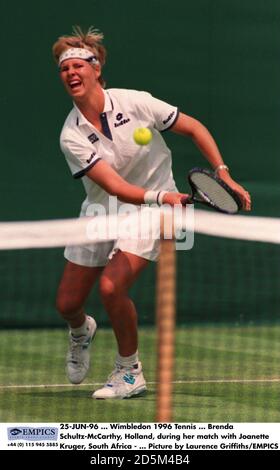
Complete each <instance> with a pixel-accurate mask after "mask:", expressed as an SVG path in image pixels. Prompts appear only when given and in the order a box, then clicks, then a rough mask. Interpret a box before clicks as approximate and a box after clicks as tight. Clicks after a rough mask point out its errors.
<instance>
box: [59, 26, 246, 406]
mask: <svg viewBox="0 0 280 470" xmlns="http://www.w3.org/2000/svg"><path fill="white" fill-rule="evenodd" d="M102 39H103V35H102V34H101V33H100V32H98V31H97V30H94V29H93V28H90V29H89V31H88V32H86V33H84V32H83V31H82V30H81V29H80V28H79V27H77V28H75V29H74V32H73V35H72V36H63V37H60V38H59V39H58V41H57V42H56V43H55V44H54V46H53V55H54V58H55V60H56V62H57V64H58V67H59V74H60V78H61V80H62V82H63V85H64V87H65V89H66V91H67V93H68V94H69V95H70V97H71V98H72V100H73V105H74V107H73V109H72V110H71V112H70V113H69V115H68V117H67V119H66V121H65V124H64V126H63V129H62V132H61V137H60V144H61V149H62V151H63V153H64V155H65V158H66V161H67V163H68V165H69V167H70V170H71V172H72V174H73V177H74V178H75V179H81V180H82V182H83V185H84V188H85V192H86V199H85V200H84V202H83V204H82V207H81V212H80V215H81V216H84V215H86V214H87V209H88V207H89V206H90V204H92V203H99V204H102V205H103V206H104V207H105V208H106V210H107V211H108V201H109V195H114V196H117V198H118V200H120V201H124V202H127V203H132V204H135V205H137V206H140V205H141V204H151V203H157V204H158V205H161V204H162V203H165V204H170V205H175V204H180V202H181V198H182V197H183V196H186V195H184V194H181V193H179V192H178V190H177V188H176V185H175V181H174V178H173V174H172V169H171V152H170V150H169V149H168V147H167V146H166V144H165V142H164V140H163V137H162V133H163V132H164V131H167V130H169V129H170V130H172V131H173V132H176V133H178V134H182V135H185V136H188V137H191V138H192V140H193V141H194V143H195V144H196V145H197V147H198V148H199V149H200V151H201V153H202V154H203V155H204V156H205V157H206V159H207V160H208V162H209V163H210V165H211V166H212V168H213V169H214V170H215V171H216V173H217V174H218V176H219V177H221V178H222V179H224V180H225V181H226V182H227V184H228V185H230V186H231V188H232V189H233V190H234V191H236V192H237V194H238V195H239V196H240V198H241V199H242V201H243V208H244V209H245V210H250V196H249V194H248V193H247V192H246V191H245V190H244V189H243V188H242V187H241V186H240V185H238V184H237V183H236V182H234V181H233V180H232V179H231V177H230V175H229V169H228V167H227V166H226V165H225V164H224V162H223V159H222V156H221V154H220V152H219V150H218V148H217V145H216V143H215V141H214V139H213V138H212V136H211V135H210V133H209V132H208V130H207V129H206V128H205V127H204V126H203V125H202V124H201V123H200V122H199V121H197V120H196V119H194V118H192V117H190V116H187V115H186V114H183V113H180V112H179V110H178V108H177V107H174V106H172V105H170V104H167V103H165V102H163V101H161V100H159V99H157V98H154V97H153V96H152V95H151V94H150V93H146V92H143V91H135V90H126V89H108V90H105V83H104V80H103V77H102V67H103V65H104V63H105V58H106V50H105V48H104V46H103V44H102ZM137 127H147V128H149V129H150V130H151V131H152V133H153V139H152V141H151V143H150V144H149V145H147V146H138V145H137V144H136V143H135V142H134V141H133V138H132V135H133V131H134V130H135V128H137ZM158 251H159V242H158V240H153V239H150V240H123V239H117V240H114V241H113V242H104V243H101V244H100V243H98V244H94V243H93V244H90V245H87V246H75V247H71V246H68V247H66V249H65V258H66V260H67V262H66V266H65V270H64V273H63V276H62V280H61V282H60V285H59V288H58V294H57V309H58V311H59V312H60V314H61V315H62V317H63V318H64V319H65V320H66V321H67V323H68V324H69V328H70V332H69V338H70V345H69V351H68V353H67V360H66V370H67V374H68V378H69V380H70V382H71V383H74V384H78V383H81V382H82V381H83V380H84V378H85V377H86V374H87V372H88V370H89V364H90V353H89V349H90V344H91V341H92V339H93V337H94V335H95V332H96V322H95V320H94V318H93V317H92V316H88V315H86V313H85V311H84V304H85V300H86V299H87V297H88V295H89V293H90V291H91V289H92V287H93V285H94V283H95V282H96V281H97V279H98V278H99V286H100V295H101V299H102V302H103V305H104V307H105V309H106V311H107V313H108V315H109V318H110V321H111V324H112V327H113V330H114V334H115V337H116V340H117V346H118V352H117V355H116V362H115V368H114V370H113V372H112V374H111V375H110V376H109V377H108V379H107V381H106V382H105V384H104V386H103V387H102V388H100V389H98V390H96V391H95V392H94V393H93V395H92V396H93V398H100V399H106V398H127V397H131V396H134V395H138V394H140V393H142V392H144V391H145V390H146V382H145V379H144V376H143V372H142V365H141V362H140V361H139V357H138V337H137V312H136V309H135V305H134V303H133V301H132V300H131V298H130V297H129V294H128V291H129V288H130V287H131V286H132V284H133V283H135V282H136V280H137V279H138V276H139V275H140V273H141V272H142V271H143V269H145V268H146V267H147V265H148V263H149V262H150V261H155V260H156V259H157V257H158Z"/></svg>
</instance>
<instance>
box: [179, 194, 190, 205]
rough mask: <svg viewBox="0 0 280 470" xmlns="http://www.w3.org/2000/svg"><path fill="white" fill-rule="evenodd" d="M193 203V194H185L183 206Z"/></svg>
mask: <svg viewBox="0 0 280 470" xmlns="http://www.w3.org/2000/svg"><path fill="white" fill-rule="evenodd" d="M192 203H193V199H192V197H191V196H183V197H182V198H181V204H182V206H186V205H187V204H192Z"/></svg>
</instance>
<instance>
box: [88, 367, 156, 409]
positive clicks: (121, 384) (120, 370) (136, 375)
mask: <svg viewBox="0 0 280 470" xmlns="http://www.w3.org/2000/svg"><path fill="white" fill-rule="evenodd" d="M146 390H147V386H146V381H145V379H144V376H143V372H142V365H141V362H138V367H137V368H135V367H129V368H125V367H120V366H116V368H115V369H114V370H113V372H112V373H111V374H110V375H109V377H108V380H107V382H106V384H105V385H104V386H103V387H102V388H100V389H99V390H96V391H95V392H94V393H93V395H92V398H96V399H103V400H104V399H107V398H119V399H122V398H130V397H132V396H135V395H139V394H140V393H143V392H145V391H146Z"/></svg>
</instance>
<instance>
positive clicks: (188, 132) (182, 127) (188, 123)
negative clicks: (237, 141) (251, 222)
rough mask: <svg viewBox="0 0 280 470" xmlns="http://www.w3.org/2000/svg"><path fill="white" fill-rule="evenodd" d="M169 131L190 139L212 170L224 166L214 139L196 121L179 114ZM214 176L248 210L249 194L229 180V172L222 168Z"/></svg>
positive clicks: (249, 205)
mask: <svg viewBox="0 0 280 470" xmlns="http://www.w3.org/2000/svg"><path fill="white" fill-rule="evenodd" d="M171 130H172V131H173V132H175V133H177V134H180V135H185V136H188V137H191V139H192V140H193V142H194V144H195V145H196V146H197V147H198V149H199V150H200V151H201V153H202V154H203V155H204V156H205V158H206V159H207V160H208V162H209V163H210V165H211V166H212V168H213V169H214V170H215V169H216V168H217V167H219V166H220V165H224V161H223V158H222V155H221V153H220V151H219V149H218V146H217V144H216V142H215V140H214V138H213V137H212V135H211V134H210V132H209V131H208V129H207V128H206V127H205V126H204V125H203V124H202V123H201V122H200V121H198V120H197V119H195V118H193V117H191V116H188V115H186V114H184V113H180V114H179V117H178V119H177V120H176V122H175V123H174V125H173V126H172V127H171ZM216 174H217V176H219V178H221V179H223V180H224V181H225V182H226V183H227V184H228V185H229V186H230V187H231V188H232V189H233V190H234V191H236V193H237V194H238V195H239V196H240V197H241V199H242V202H243V206H244V209H246V210H250V208H251V199H250V195H249V193H248V192H247V191H246V190H245V189H244V188H243V187H242V186H240V185H239V184H238V183H236V182H235V181H234V180H233V179H232V178H231V176H230V174H229V170H227V169H225V168H222V169H220V170H218V171H217V172H216Z"/></svg>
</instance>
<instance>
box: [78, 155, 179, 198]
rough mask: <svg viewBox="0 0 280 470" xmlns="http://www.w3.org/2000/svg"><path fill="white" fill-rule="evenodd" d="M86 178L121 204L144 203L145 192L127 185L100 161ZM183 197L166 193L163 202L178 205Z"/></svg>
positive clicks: (138, 187)
mask: <svg viewBox="0 0 280 470" xmlns="http://www.w3.org/2000/svg"><path fill="white" fill-rule="evenodd" d="M86 176H87V177H88V178H90V179H91V180H92V181H94V182H95V183H96V184H98V185H99V186H100V187H101V188H102V189H104V191H106V192H107V193H108V194H110V195H112V196H117V198H118V199H120V200H121V201H123V202H127V203H131V204H137V205H139V204H144V203H145V199H144V195H145V192H146V191H147V190H146V189H144V188H141V187H140V186H136V185H134V184H130V183H128V181H126V180H124V179H123V178H122V177H121V176H120V175H119V174H118V173H117V172H116V171H115V170H114V169H113V168H112V167H111V166H110V165H109V164H108V163H107V162H105V161H104V160H102V159H100V160H99V161H98V162H97V163H96V164H95V165H94V166H93V167H92V168H90V169H89V170H88V171H87V172H86ZM183 196H186V195H185V194H181V193H166V194H165V195H164V198H163V202H164V203H166V204H170V205H174V204H180V203H181V198H182V197H183Z"/></svg>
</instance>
